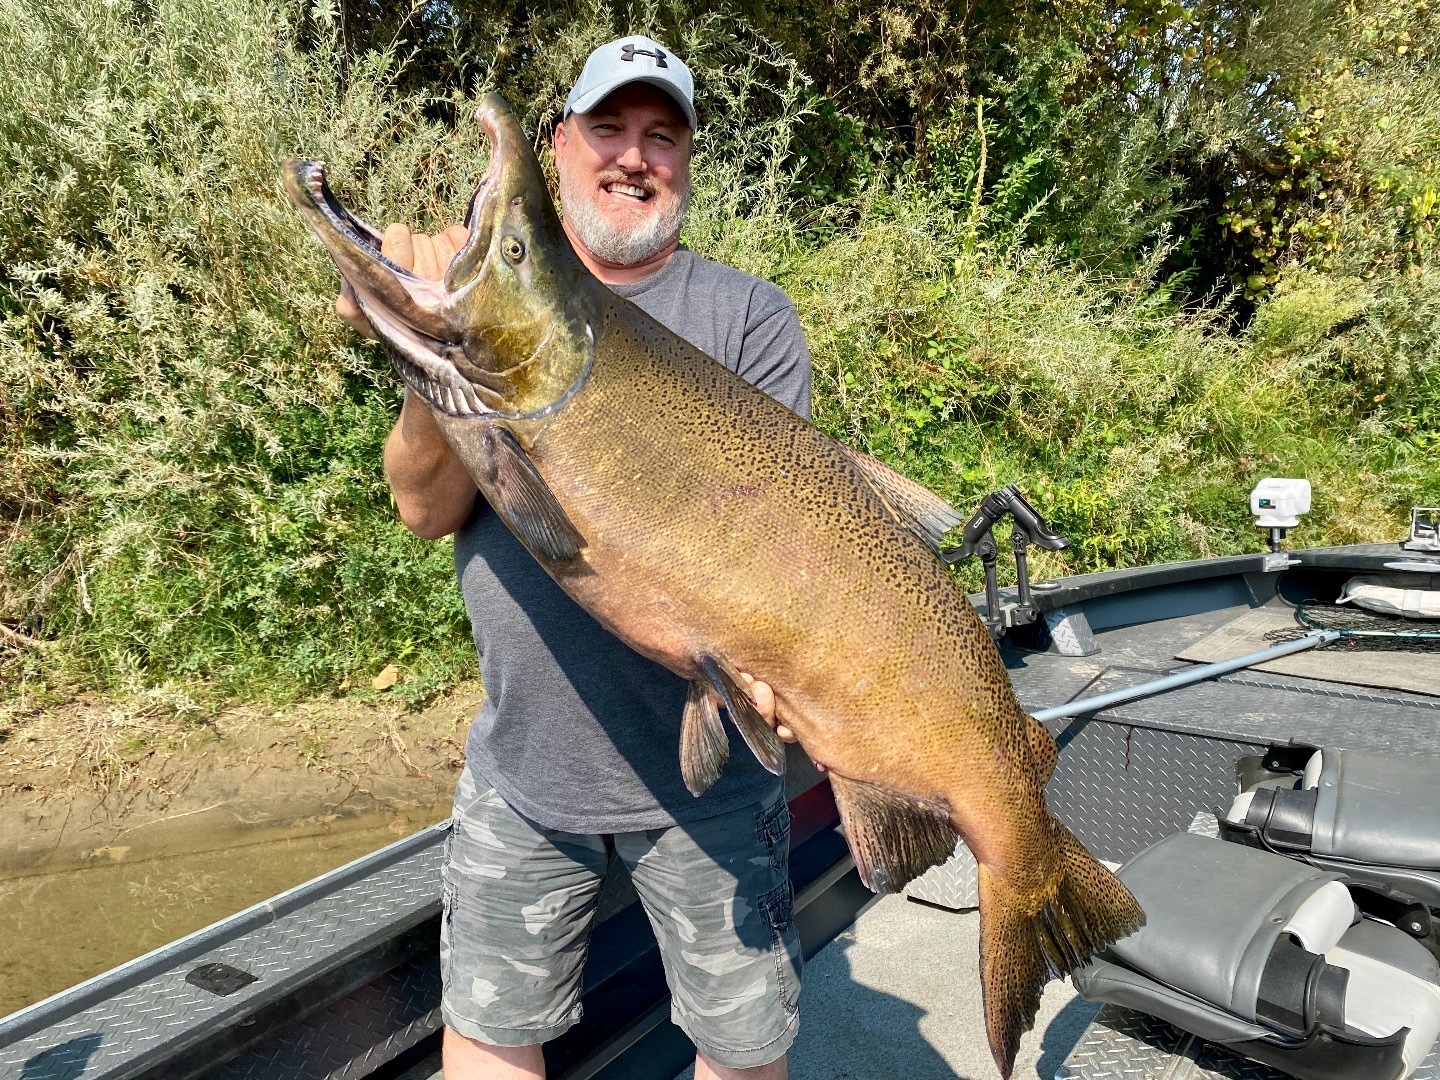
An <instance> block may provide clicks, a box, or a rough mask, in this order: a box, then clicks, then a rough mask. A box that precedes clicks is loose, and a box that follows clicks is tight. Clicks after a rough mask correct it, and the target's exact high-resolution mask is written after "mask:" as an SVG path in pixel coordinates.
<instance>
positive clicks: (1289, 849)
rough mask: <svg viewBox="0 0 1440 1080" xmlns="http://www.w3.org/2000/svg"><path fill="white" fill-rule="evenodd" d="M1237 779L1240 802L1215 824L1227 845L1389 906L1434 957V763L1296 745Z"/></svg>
mask: <svg viewBox="0 0 1440 1080" xmlns="http://www.w3.org/2000/svg"><path fill="white" fill-rule="evenodd" d="M1236 773H1237V776H1238V778H1239V781H1240V794H1239V795H1238V796H1237V797H1236V799H1235V801H1234V802H1233V803H1231V805H1230V807H1229V809H1228V810H1223V811H1220V812H1217V815H1216V816H1217V817H1218V818H1219V823H1220V831H1221V835H1222V836H1223V837H1224V838H1225V839H1227V840H1232V841H1235V842H1237V843H1241V844H1247V845H1249V846H1251V847H1258V848H1263V849H1266V850H1269V851H1273V852H1275V853H1277V854H1280V855H1288V856H1289V857H1291V858H1295V859H1301V860H1303V861H1305V862H1307V863H1309V864H1310V865H1311V866H1314V867H1317V868H1319V869H1323V870H1335V871H1338V872H1340V873H1342V874H1344V875H1345V877H1346V878H1347V879H1348V880H1349V881H1351V882H1355V883H1360V884H1364V885H1368V886H1370V887H1371V888H1372V889H1373V890H1374V891H1376V892H1377V893H1378V894H1380V895H1381V896H1382V897H1387V898H1389V900H1390V902H1391V904H1392V906H1393V908H1394V910H1393V912H1391V913H1388V914H1386V918H1388V919H1389V920H1390V921H1392V922H1395V923H1396V924H1397V925H1401V926H1404V927H1406V928H1407V929H1410V930H1411V931H1412V932H1413V933H1414V934H1415V936H1417V937H1420V938H1428V939H1429V941H1430V944H1431V948H1432V950H1433V951H1436V952H1437V955H1440V947H1437V946H1436V944H1435V940H1436V938H1435V934H1434V932H1433V923H1434V921H1435V920H1434V918H1433V914H1432V912H1433V911H1436V910H1440V758H1432V757H1410V756H1400V755H1395V754H1381V753H1375V752H1368V751H1361V750H1336V749H1320V748H1318V747H1314V746H1309V745H1305V744H1297V743H1292V744H1289V745H1272V746H1271V747H1269V749H1268V750H1267V751H1266V753H1265V754H1264V755H1263V756H1262V757H1244V758H1241V759H1240V761H1239V762H1238V763H1237V765H1236Z"/></svg>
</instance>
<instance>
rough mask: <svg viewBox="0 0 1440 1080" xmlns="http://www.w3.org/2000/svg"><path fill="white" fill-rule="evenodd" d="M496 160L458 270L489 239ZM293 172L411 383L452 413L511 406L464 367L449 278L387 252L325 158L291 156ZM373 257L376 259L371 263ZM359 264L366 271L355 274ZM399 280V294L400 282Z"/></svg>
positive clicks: (473, 208)
mask: <svg viewBox="0 0 1440 1080" xmlns="http://www.w3.org/2000/svg"><path fill="white" fill-rule="evenodd" d="M496 165H497V158H495V157H493V156H492V160H491V166H490V170H489V171H487V173H486V175H485V177H484V178H483V179H482V180H481V181H480V186H479V187H478V188H476V190H475V194H474V195H472V196H471V198H470V207H469V209H468V211H467V212H466V215H465V225H466V227H467V228H468V229H469V230H470V237H469V239H468V240H467V242H466V244H465V246H464V248H462V249H461V251H460V252H458V253H457V254H456V256H455V259H454V260H452V262H451V268H453V267H454V266H455V265H457V264H458V263H460V261H461V259H462V257H464V256H466V255H467V254H470V255H473V250H472V249H473V248H474V247H475V246H476V245H477V244H478V243H480V242H481V241H482V239H483V238H482V237H480V236H479V232H480V231H481V230H479V229H477V228H476V224H477V222H476V217H477V209H478V207H479V206H480V204H481V202H482V196H483V194H484V192H485V189H486V185H487V183H488V182H489V180H490V179H491V172H493V171H494V170H495V168H496ZM286 174H287V175H286V186H287V187H289V188H291V190H292V198H293V197H294V196H293V192H294V188H296V187H299V188H301V189H303V192H304V195H305V198H304V200H303V203H302V204H301V209H302V210H305V211H307V217H310V218H311V220H312V227H313V226H314V224H315V220H314V219H315V218H316V217H318V218H320V219H321V220H322V221H323V223H324V224H325V225H328V226H329V230H328V231H329V232H330V234H331V235H330V236H328V237H327V236H326V234H325V231H323V230H322V229H318V228H317V229H316V230H315V231H316V232H317V234H319V235H320V238H321V240H322V242H324V243H325V246H326V247H327V248H329V249H330V250H331V254H332V256H335V257H336V262H337V263H338V264H339V265H340V270H341V273H342V274H343V275H344V277H345V280H346V281H348V282H349V283H350V287H351V288H352V289H353V290H354V292H355V296H356V299H357V301H358V302H359V305H360V309H361V311H363V312H364V313H365V317H366V318H367V319H369V320H370V325H371V326H372V327H374V329H375V332H376V333H377V334H379V335H380V337H381V339H382V340H383V341H384V342H385V344H386V345H388V346H389V349H388V350H387V352H388V353H389V355H390V360H391V363H392V364H393V365H394V367H395V370H396V372H397V373H398V374H399V375H400V377H401V379H403V380H404V382H405V385H406V386H408V387H409V388H410V389H411V390H413V391H414V392H415V393H416V394H418V395H420V397H422V398H423V399H424V400H425V401H426V403H427V404H429V405H430V406H432V407H433V408H435V409H438V410H440V411H441V412H444V413H446V414H448V415H450V416H454V417H460V418H465V417H479V416H484V415H487V414H490V413H493V412H496V411H503V401H502V399H501V397H500V395H499V394H498V392H496V389H498V388H496V389H492V388H491V387H487V386H485V385H484V384H485V382H486V381H488V378H487V373H485V372H483V371H479V370H474V369H473V368H472V366H471V365H469V364H467V365H466V367H467V368H470V369H471V370H470V371H469V372H468V377H467V375H462V374H461V372H460V369H459V368H458V366H457V363H456V362H457V360H458V361H462V362H463V360H464V349H463V346H462V344H461V341H462V336H463V332H464V329H463V327H461V326H458V325H456V324H455V322H454V320H453V319H452V318H450V317H447V316H450V315H451V312H452V311H453V305H454V298H455V294H454V293H453V291H452V290H451V289H450V287H449V281H448V280H441V281H433V280H431V279H428V278H423V277H420V276H419V275H418V274H416V273H415V272H414V271H413V270H409V269H407V268H405V267H403V266H401V265H400V264H398V263H396V262H395V261H394V260H392V259H390V258H388V257H387V256H386V255H385V254H383V252H382V251H381V242H382V240H383V236H382V234H381V232H380V230H379V229H377V228H376V227H375V226H374V225H372V224H370V222H368V221H366V220H365V219H364V218H363V217H361V216H360V215H359V214H357V213H355V212H354V211H352V210H351V209H350V208H349V207H347V206H345V204H344V203H342V202H341V201H340V200H339V199H338V198H337V197H336V196H335V193H334V192H333V191H331V190H330V185H329V182H328V177H327V174H326V168H325V163H324V162H323V161H292V162H287V163H286ZM298 201H299V200H297V202H298ZM342 245H343V246H344V247H347V248H348V249H349V251H348V252H347V255H348V257H347V258H345V259H344V260H343V261H342V259H341V258H340V257H339V253H338V252H337V251H336V248H337V247H339V246H342ZM365 263H369V264H370V265H369V266H368V267H367V266H365V265H364V264H365ZM347 264H352V265H349V266H347ZM355 264H358V265H355ZM357 270H359V271H362V272H359V273H357V272H355V271H357ZM448 277H449V268H447V279H448ZM384 278H389V279H390V282H391V283H393V284H392V286H391V287H389V288H386V287H385V282H384ZM397 285H398V286H399V289H400V292H399V294H398V295H397V291H396V289H395V288H394V286H397ZM397 300H398V301H400V302H399V303H397V302H396V301H397ZM487 391H489V393H487ZM487 398H489V400H488V401H487V400H486V399H487Z"/></svg>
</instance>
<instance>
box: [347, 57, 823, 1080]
mask: <svg viewBox="0 0 1440 1080" xmlns="http://www.w3.org/2000/svg"><path fill="white" fill-rule="evenodd" d="M695 124H696V116H695V108H694V103H693V82H692V80H691V76H690V72H689V70H688V69H687V68H686V67H685V65H684V64H683V63H681V61H680V60H679V59H678V58H676V57H675V56H674V55H673V54H672V53H670V52H669V50H667V49H665V48H663V47H662V46H661V45H659V44H658V43H656V42H654V41H652V40H650V39H649V38H646V37H638V36H637V37H629V38H624V39H621V40H619V41H614V42H611V43H609V44H608V45H604V46H601V47H600V48H599V49H597V50H595V52H594V53H592V54H591V55H590V57H589V59H588V60H587V61H586V63H585V67H584V70H583V71H582V72H581V74H580V78H579V80H578V81H577V82H576V84H575V86H574V88H573V89H572V90H571V92H570V96H569V98H568V99H567V101H566V105H565V115H564V117H563V118H562V121H561V123H560V125H559V126H558V127H557V128H556V129H555V134H554V146H555V161H556V166H557V169H558V172H559V176H560V193H561V204H562V207H563V210H564V226H565V232H566V234H567V236H568V237H569V239H570V242H571V244H572V245H573V246H574V248H575V251H576V254H577V255H578V256H579V257H580V259H581V261H582V262H583V263H584V264H585V265H586V266H587V267H588V268H589V269H590V271H591V272H592V273H594V274H595V275H596V277H598V278H599V279H600V280H601V281H602V282H604V283H605V284H606V285H608V286H610V287H611V288H612V289H614V290H615V291H616V292H618V293H619V294H621V295H622V296H625V297H628V298H629V299H630V300H631V301H632V302H633V303H635V304H636V305H638V306H639V307H641V308H642V309H643V310H645V311H646V312H647V313H649V314H650V315H651V316H652V317H653V318H655V319H656V320H657V321H659V322H661V323H663V324H664V325H665V326H667V327H668V328H669V329H671V330H672V331H674V332H675V333H677V334H679V335H680V336H681V337H684V338H685V339H686V340H688V341H690V342H691V343H692V344H694V345H695V346H697V347H698V348H699V349H701V350H702V351H704V352H706V353H708V354H709V355H711V356H713V357H715V358H716V359H717V360H719V361H721V362H722V363H724V364H726V365H727V366H728V367H730V368H731V369H732V370H734V371H736V372H737V373H738V374H740V375H741V376H742V377H744V378H746V379H748V380H749V381H750V382H752V383H754V384H755V385H756V386H758V387H759V388H760V389H762V390H765V391H766V392H767V393H770V394H771V395H772V396H774V397H776V398H777V399H778V400H780V401H781V402H783V403H784V404H786V405H788V406H790V407H791V408H792V409H795V410H796V411H797V412H799V413H801V414H802V415H806V416H808V415H809V411H810V357H809V353H808V351H807V350H806V347H805V341H804V338H803V336H802V334H801V331H800V326H799V320H798V319H797V317H796V314H795V308H794V306H793V305H792V304H791V303H790V301H789V300H788V299H787V298H786V297H785V295H784V293H782V292H781V291H780V290H779V289H777V288H776V287H775V286H773V285H770V284H768V283H766V282H763V281H760V280H759V279H756V278H753V277H750V276H749V275H747V274H743V273H741V272H740V271H737V270H733V269H731V268H728V267H724V266H720V265H719V264H716V263H712V262H708V261H706V260H704V259H701V258H699V257H697V256H696V255H694V254H693V253H691V252H690V251H688V250H686V249H685V248H683V247H680V245H679V237H680V226H681V222H682V221H683V219H684V215H685V210H686V207H687V205H688V202H689V196H690V156H691V148H692V138H693V134H694V129H695ZM465 238H466V232H465V230H464V228H463V227H462V226H451V227H450V228H449V229H446V230H445V231H444V232H442V233H440V234H439V235H437V236H434V237H429V236H424V235H418V234H417V235H411V233H410V232H409V230H408V229H406V228H405V227H404V226H403V225H391V226H390V227H389V228H387V230H386V232H385V238H384V246H383V250H384V252H385V254H386V255H387V256H388V257H389V258H391V259H393V260H394V261H396V262H398V263H400V264H401V265H404V266H407V267H413V268H414V269H415V271H416V272H417V273H420V274H422V275H426V276H430V277H436V278H438V277H440V276H441V275H442V274H443V272H444V269H445V267H446V266H447V265H448V264H449V262H450V260H451V259H452V258H453V257H454V254H455V252H456V251H458V250H459V248H460V247H461V246H462V245H463V243H464V241H465ZM336 307H337V310H338V311H339V312H340V314H341V315H342V316H343V317H345V318H346V319H348V320H349V321H351V322H352V323H353V324H354V325H356V326H357V328H359V329H361V330H362V332H365V333H371V331H370V329H369V327H368V324H366V323H365V320H364V316H363V315H362V314H361V313H360V312H359V310H358V308H357V307H356V306H355V304H354V301H353V297H352V296H351V295H349V293H348V291H347V292H345V293H342V295H341V298H340V300H339V301H338V302H337V305H336ZM372 336H373V334H372ZM385 469H386V474H387V476H388V478H389V480H390V484H391V487H392V489H393V491H394V494H395V502H396V506H397V508H398V509H399V512H400V516H401V518H402V520H404V522H405V524H406V525H407V526H409V528H411V529H412V530H413V531H414V532H416V533H417V534H419V535H420V536H423V537H426V538H430V539H436V538H439V537H442V536H446V535H449V534H450V533H454V534H455V565H456V570H457V574H458V576H459V580H460V586H461V589H462V591H463V593H464V596H465V602H466V607H467V608H468V610H469V613H470V618H471V622H472V624H473V626H474V631H475V644H476V648H477V650H478V652H479V655H480V660H481V668H482V673H483V676H484V680H485V688H486V692H487V698H486V702H485V705H484V707H483V708H482V709H481V711H480V714H479V715H478V716H477V717H476V719H475V722H474V724H473V726H472V728H471V731H470V736H469V739H468V742H467V746H466V750H467V758H468V761H467V765H466V769H465V772H464V774H463V775H462V778H461V780H460V783H459V785H458V789H457V793H456V801H455V817H454V828H453V830H452V834H451V841H450V847H449V850H448V855H447V861H446V869H445V916H444V921H443V930H442V949H441V952H442V965H443V971H444V981H445V991H444V1002H443V1011H444V1016H445V1023H446V1032H445V1043H444V1061H445V1074H446V1076H447V1077H448V1078H449V1080H472V1078H477V1080H478V1078H484V1080H499V1078H512V1077H513V1078H520V1077H527V1078H534V1077H542V1076H544V1060H543V1058H542V1056H541V1045H542V1044H543V1043H544V1042H546V1041H547V1040H549V1039H552V1038H554V1037H556V1036H558V1035H559V1034H560V1033H562V1032H563V1031H565V1030H566V1029H567V1028H568V1027H569V1026H570V1025H571V1024H573V1023H574V1022H575V1021H576V1020H577V1019H578V1018H579V1011H580V974H581V967H582V964H583V962H584V957H585V952H586V947H587V944H588V940H589V934H590V929H591V927H592V925H593V922H594V916H595V904H596V900H597V898H598V895H599V891H600V884H601V880H602V878H603V877H604V874H605V870H606V866H607V865H608V861H609V859H610V858H612V857H619V858H620V859H622V860H623V861H624V862H625V865H626V868H627V869H628V870H629V871H630V875H631V879H632V881H633V882H634V884H635V887H636V891H637V892H638V893H639V895H640V898H641V901H642V902H643V903H644V905H645V908H646V911H647V913H648V915H649V917H650V921H651V924H652V926H654V928H655V932H656V936H657V938H658V939H659V941H660V945H661V952H662V955H663V957H664V961H665V970H666V978H667V981H668V983H669V985H670V988H671V993H672V1000H673V1006H672V1015H673V1017H674V1019H675V1022H676V1023H677V1024H679V1026H680V1027H681V1028H682V1029H684V1030H685V1032H686V1033H687V1034H688V1035H689V1036H690V1037H691V1039H692V1040H694V1042H695V1044H696V1046H697V1049H698V1053H697V1057H696V1067H695V1075H696V1077H697V1080H712V1078H722V1077H723V1078H740V1077H745V1078H750V1080H783V1078H784V1077H785V1075H786V1066H785V1052H786V1050H787V1048H788V1047H789V1045H790V1042H791V1041H792V1040H793V1038H794V1036H795V1032H796V1029H797V1024H798V1014H797V1009H798V997H799V990H800V985H799V976H800V968H801V960H800V954H799V941H798V938H797V935H796V931H795V927H794V925H793V920H792V914H791V903H790V901H791V897H790V891H789V882H788V854H789V852H788V844H789V818H788V812H787V810H786V808H785V802H784V796H783V790H782V785H781V783H780V781H779V780H778V779H777V778H776V777H773V776H771V775H770V774H769V773H767V772H765V771H764V770H763V769H762V768H761V767H760V766H759V764H758V762H756V760H755V758H754V756H753V755H752V754H751V753H750V751H749V750H748V749H747V748H746V747H745V745H744V743H743V742H741V741H740V740H739V738H738V737H737V736H736V733H735V732H734V730H733V728H732V729H731V731H730V735H731V744H732V745H731V756H730V761H729V764H728V765H727V766H726V768H725V771H724V773H723V775H722V776H721V778H720V780H719V781H718V782H717V783H716V784H715V786H714V787H713V788H711V790H710V791H708V792H706V793H705V794H704V795H703V796H701V797H699V798H695V797H693V796H691V795H690V794H689V792H688V791H686V790H685V788H684V785H683V781H682V779H681V776H680V768H679V724H680V717H681V713H682V710H683V707H684V702H685V694H686V685H685V683H684V682H682V681H681V680H680V679H679V678H677V677H676V676H674V675H672V674H671V673H670V672H668V671H666V670H665V669H663V668H661V667H659V666H658V665H656V664H653V663H651V662H650V661H648V660H646V659H644V658H642V657H640V656H639V655H638V654H636V653H634V652H632V651H631V650H630V649H628V648H627V647H626V646H625V645H623V644H622V643H621V642H620V641H619V640H618V639H616V638H614V637H613V636H612V635H610V634H609V633H608V632H606V631H605V630H603V629H602V628H601V627H600V626H599V625H598V624H597V623H595V622H594V620H592V619H591V618H590V617H589V616H588V615H587V614H585V612H583V611H582V610H581V609H580V608H579V607H577V606H576V605H575V604H574V602H573V601H571V600H570V599H569V598H568V597H567V596H566V595H565V594H564V593H563V592H562V591H561V590H560V589H559V587H558V586H556V585H555V584H554V583H553V582H552V581H551V580H550V579H549V577H547V576H546V575H545V573H544V571H542V570H541V569H540V567H539V565H538V564H537V563H536V562H535V561H534V560H533V559H532V558H531V557H530V556H529V554H528V553H527V552H526V551H525V550H524V548H522V547H521V546H520V544H519V542H518V541H516V540H515V539H514V537H513V536H511V534H510V532H509V531H508V530H507V529H506V527H505V525H504V524H503V523H502V522H501V521H500V520H499V518H498V517H497V515H495V514H494V513H491V512H490V511H489V508H488V507H487V506H486V505H485V503H484V500H483V499H481V498H478V497H477V492H476V489H475V485H474V483H473V482H472V481H471V480H470V477H469V476H468V474H467V473H466V472H465V470H464V468H463V467H462V466H461V464H460V462H459V460H458V459H457V458H456V457H455V455H454V454H453V453H452V452H451V451H450V448H449V446H448V445H447V444H446V443H445V441H444V439H443V437H442V436H441V434H440V432H439V429H438V428H437V427H436V425H435V423H434V421H433V420H432V419H431V417H430V414H429V412H428V411H427V409H426V408H425V406H424V404H423V403H422V402H420V401H419V400H417V399H416V398H414V397H413V396H411V395H408V394H407V396H406V399H405V403H404V405H403V407H402V409H401V413H400V419H399V421H398V422H397V423H396V425H395V428H394V430H393V431H392V432H391V434H390V436H389V438H388V439H387V440H386V444H385ZM750 689H751V691H752V695H753V697H754V698H755V701H756V705H757V706H758V707H759V708H760V710H761V712H762V714H764V715H765V716H766V717H767V719H769V721H770V722H771V723H772V724H774V723H775V718H774V697H773V695H772V694H771V692H770V689H769V687H767V686H765V685H764V684H763V683H759V682H752V683H751V684H750ZM778 730H779V732H780V734H781V736H782V738H786V739H788V740H790V741H793V738H791V736H790V733H789V732H788V731H787V730H786V729H784V728H783V727H781V728H779V729H778Z"/></svg>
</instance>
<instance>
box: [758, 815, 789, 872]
mask: <svg viewBox="0 0 1440 1080" xmlns="http://www.w3.org/2000/svg"><path fill="white" fill-rule="evenodd" d="M755 831H756V832H757V833H758V834H759V836H760V839H761V841H762V842H763V843H764V844H765V850H766V851H767V852H768V853H769V855H770V869H771V870H773V871H775V872H776V873H777V874H778V873H784V872H788V869H789V865H790V807H789V806H787V805H786V804H785V800H784V799H783V798H782V799H781V800H780V801H779V802H777V803H776V804H775V805H774V806H772V807H770V809H769V810H764V811H762V812H761V813H760V815H759V817H757V818H756V819H755Z"/></svg>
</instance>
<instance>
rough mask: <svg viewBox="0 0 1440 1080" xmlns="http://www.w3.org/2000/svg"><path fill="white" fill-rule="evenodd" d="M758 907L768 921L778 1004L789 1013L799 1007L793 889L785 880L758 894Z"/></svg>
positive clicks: (797, 943)
mask: <svg viewBox="0 0 1440 1080" xmlns="http://www.w3.org/2000/svg"><path fill="white" fill-rule="evenodd" d="M760 911H761V913H762V914H763V915H764V917H765V920H766V922H768V923H769V924H770V951H771V953H772V955H773V957H774V961H775V981H776V984H777V986H778V988H779V993H780V1004H781V1005H782V1006H783V1007H784V1009H785V1012H786V1013H787V1014H791V1015H793V1014H794V1013H795V1011H796V1010H797V1009H798V1008H799V1007H800V968H801V960H800V935H799V933H798V932H796V929H795V893H794V891H793V890H792V889H791V888H790V882H789V881H788V880H786V881H782V882H781V883H780V884H779V885H777V886H775V888H773V889H771V890H770V891H769V892H768V893H766V894H765V895H764V896H762V897H761V898H760Z"/></svg>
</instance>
